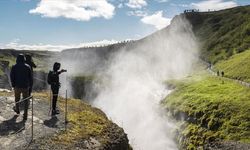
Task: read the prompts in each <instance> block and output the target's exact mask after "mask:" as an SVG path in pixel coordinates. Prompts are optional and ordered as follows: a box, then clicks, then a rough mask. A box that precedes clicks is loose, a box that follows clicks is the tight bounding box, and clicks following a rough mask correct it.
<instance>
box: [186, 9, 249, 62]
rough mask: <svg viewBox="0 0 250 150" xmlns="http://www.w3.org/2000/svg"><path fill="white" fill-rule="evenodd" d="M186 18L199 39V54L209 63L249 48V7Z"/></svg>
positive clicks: (201, 13)
mask: <svg viewBox="0 0 250 150" xmlns="http://www.w3.org/2000/svg"><path fill="white" fill-rule="evenodd" d="M186 17H187V19H188V20H189V21H190V22H191V24H192V25H193V29H194V32H195V34H196V36H197V37H198V38H199V39H200V42H201V45H202V57H203V58H204V59H206V60H208V61H211V62H212V63H216V62H217V61H218V60H221V59H226V58H228V57H229V56H231V55H233V54H235V53H239V52H242V51H244V50H246V49H248V48H250V6H243V7H236V8H232V9H227V10H222V11H217V12H200V13H187V14H186Z"/></svg>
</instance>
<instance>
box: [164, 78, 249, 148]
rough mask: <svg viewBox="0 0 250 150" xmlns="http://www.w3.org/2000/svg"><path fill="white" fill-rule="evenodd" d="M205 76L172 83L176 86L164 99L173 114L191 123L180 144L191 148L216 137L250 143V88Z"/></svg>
mask: <svg viewBox="0 0 250 150" xmlns="http://www.w3.org/2000/svg"><path fill="white" fill-rule="evenodd" d="M203 76H204V77H201V76H200V75H198V76H193V77H189V78H186V79H184V80H182V81H175V82H172V83H173V84H175V85H176V89H175V90H174V91H173V92H172V93H171V94H170V95H169V96H168V97H167V98H166V99H165V100H164V102H163V104H164V105H165V106H166V108H167V110H168V111H169V112H171V114H172V116H173V117H175V118H176V119H179V120H181V119H183V118H184V120H185V121H186V122H188V124H187V123H185V124H184V125H182V127H183V130H182V131H180V136H184V137H185V138H184V139H185V140H184V141H182V142H181V145H182V146H184V147H186V148H187V149H191V147H198V146H202V145H203V144H204V143H206V141H211V140H214V139H215V138H220V139H223V140H235V141H241V142H246V143H250V89H249V88H246V87H243V86H241V85H240V84H237V83H234V82H231V81H228V80H225V81H223V80H222V79H220V78H217V77H212V76H209V75H203ZM223 82H224V83H223Z"/></svg>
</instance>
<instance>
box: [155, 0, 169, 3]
mask: <svg viewBox="0 0 250 150" xmlns="http://www.w3.org/2000/svg"><path fill="white" fill-rule="evenodd" d="M155 1H157V2H159V3H165V2H168V1H169V0H155Z"/></svg>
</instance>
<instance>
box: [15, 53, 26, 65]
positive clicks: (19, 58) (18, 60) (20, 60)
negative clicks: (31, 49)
mask: <svg viewBox="0 0 250 150" xmlns="http://www.w3.org/2000/svg"><path fill="white" fill-rule="evenodd" d="M16 63H25V57H24V55H23V54H19V55H18V56H17V59H16Z"/></svg>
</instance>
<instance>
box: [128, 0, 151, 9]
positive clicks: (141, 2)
mask: <svg viewBox="0 0 250 150" xmlns="http://www.w3.org/2000/svg"><path fill="white" fill-rule="evenodd" d="M126 5H127V6H128V7H130V8H139V9H140V8H142V7H144V6H147V2H146V0H129V2H128V3H127V4H126Z"/></svg>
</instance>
